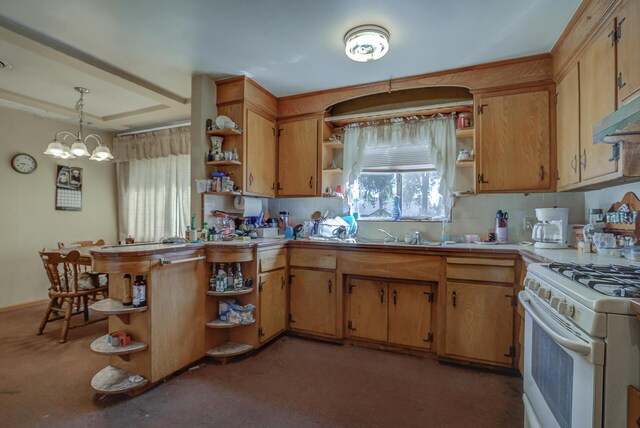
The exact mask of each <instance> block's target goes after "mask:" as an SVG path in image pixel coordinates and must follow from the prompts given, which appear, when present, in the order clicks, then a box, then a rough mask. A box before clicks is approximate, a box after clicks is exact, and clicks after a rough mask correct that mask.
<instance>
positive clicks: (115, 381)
mask: <svg viewBox="0 0 640 428" xmlns="http://www.w3.org/2000/svg"><path fill="white" fill-rule="evenodd" d="M131 376H135V374H134V373H131V372H128V371H126V370H122V369H119V368H118V367H114V366H107V367H105V368H103V369H102V370H100V371H99V372H98V373H96V374H95V376H94V377H93V379H91V387H92V388H93V389H94V390H96V391H97V392H99V393H101V394H123V393H127V392H129V391H133V390H135V389H138V388H140V387H141V386H144V385H146V384H147V383H148V382H149V381H148V380H147V379H145V378H142V380H140V381H138V382H135V381H132V380H130V379H129V378H130V377H131Z"/></svg>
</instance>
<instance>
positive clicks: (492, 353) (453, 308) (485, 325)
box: [444, 281, 515, 366]
mask: <svg viewBox="0 0 640 428" xmlns="http://www.w3.org/2000/svg"><path fill="white" fill-rule="evenodd" d="M513 292H514V290H513V287H502V286H496V285H482V284H473V283H465V282H454V281H449V282H447V286H446V293H447V296H446V309H445V317H446V326H445V328H446V334H445V352H444V353H445V354H446V355H450V356H456V357H463V358H469V359H473V360H481V361H488V362H492V363H498V364H502V365H507V366H510V365H512V364H513V357H512V355H515V348H514V342H513V306H511V299H512V296H513Z"/></svg>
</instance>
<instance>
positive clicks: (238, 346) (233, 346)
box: [207, 342, 253, 358]
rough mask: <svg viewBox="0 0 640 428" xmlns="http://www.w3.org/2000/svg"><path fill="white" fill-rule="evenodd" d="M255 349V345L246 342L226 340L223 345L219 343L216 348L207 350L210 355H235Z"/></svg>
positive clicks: (222, 356)
mask: <svg viewBox="0 0 640 428" xmlns="http://www.w3.org/2000/svg"><path fill="white" fill-rule="evenodd" d="M252 349H253V346H251V345H247V344H246V343H237V342H224V343H223V344H222V345H218V346H216V347H215V348H211V349H209V350H208V351H207V355H208V356H209V357H217V358H224V357H234V356H236V355H241V354H244V353H246V352H249V351H251V350H252Z"/></svg>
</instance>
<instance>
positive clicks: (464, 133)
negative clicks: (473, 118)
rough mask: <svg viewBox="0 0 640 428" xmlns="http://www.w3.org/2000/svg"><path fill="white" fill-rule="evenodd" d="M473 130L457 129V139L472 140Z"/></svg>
mask: <svg viewBox="0 0 640 428" xmlns="http://www.w3.org/2000/svg"><path fill="white" fill-rule="evenodd" d="M472 137H473V128H461V129H456V138H472Z"/></svg>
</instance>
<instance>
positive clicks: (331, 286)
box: [328, 280, 333, 293]
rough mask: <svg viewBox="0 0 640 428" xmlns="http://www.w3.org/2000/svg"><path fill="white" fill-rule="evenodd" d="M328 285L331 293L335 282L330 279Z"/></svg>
mask: <svg viewBox="0 0 640 428" xmlns="http://www.w3.org/2000/svg"><path fill="white" fill-rule="evenodd" d="M328 285H329V293H331V289H332V288H333V284H332V282H331V280H329V284H328Z"/></svg>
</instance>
